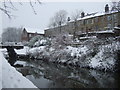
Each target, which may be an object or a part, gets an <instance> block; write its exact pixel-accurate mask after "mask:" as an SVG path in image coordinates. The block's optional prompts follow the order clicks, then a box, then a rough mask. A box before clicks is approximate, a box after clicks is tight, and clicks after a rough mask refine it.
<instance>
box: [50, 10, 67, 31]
mask: <svg viewBox="0 0 120 90" xmlns="http://www.w3.org/2000/svg"><path fill="white" fill-rule="evenodd" d="M66 18H67V12H66V11H65V10H60V11H58V12H56V13H55V15H54V16H53V17H52V18H51V19H50V25H51V26H52V27H60V32H61V25H62V24H65V23H66V20H67V19H66Z"/></svg>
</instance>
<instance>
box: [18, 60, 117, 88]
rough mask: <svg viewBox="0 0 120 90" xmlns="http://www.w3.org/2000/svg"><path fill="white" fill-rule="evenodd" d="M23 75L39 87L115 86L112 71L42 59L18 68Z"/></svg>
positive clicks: (115, 81)
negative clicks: (67, 65) (105, 71)
mask: <svg viewBox="0 0 120 90" xmlns="http://www.w3.org/2000/svg"><path fill="white" fill-rule="evenodd" d="M18 71H20V72H21V73H22V74H23V75H24V76H26V77H27V78H28V79H29V80H31V81H32V82H33V83H34V84H35V85H36V86H37V87H39V88H96V87H97V88H102V87H104V88H116V87H118V85H117V83H118V82H117V80H116V78H117V77H116V75H115V74H114V73H104V72H101V71H96V70H88V69H83V68H82V69H80V68H73V67H72V68H71V67H66V66H62V65H56V64H53V63H45V62H43V61H36V62H32V61H31V62H28V63H27V64H26V66H25V67H22V68H18Z"/></svg>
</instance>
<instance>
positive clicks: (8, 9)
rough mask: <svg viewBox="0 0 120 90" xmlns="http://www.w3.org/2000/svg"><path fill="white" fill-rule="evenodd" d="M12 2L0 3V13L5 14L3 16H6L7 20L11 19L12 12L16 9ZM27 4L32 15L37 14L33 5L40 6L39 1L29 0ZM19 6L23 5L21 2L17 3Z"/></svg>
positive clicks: (8, 0)
mask: <svg viewBox="0 0 120 90" xmlns="http://www.w3.org/2000/svg"><path fill="white" fill-rule="evenodd" d="M13 1H14V0H2V1H0V3H1V5H0V11H2V12H3V13H5V15H7V16H8V18H9V19H11V18H12V17H13V16H14V15H12V11H17V8H16V7H15V5H14V3H13ZM27 1H28V3H29V4H30V6H31V8H32V10H33V12H34V14H37V12H36V10H35V8H34V5H35V4H37V3H38V4H41V1H40V0H34V2H33V1H31V0H27ZM18 3H19V4H20V5H23V2H22V1H19V2H18Z"/></svg>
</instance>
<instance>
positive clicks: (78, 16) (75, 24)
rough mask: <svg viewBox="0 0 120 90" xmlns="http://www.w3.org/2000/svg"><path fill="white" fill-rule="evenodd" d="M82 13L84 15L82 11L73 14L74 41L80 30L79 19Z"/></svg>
mask: <svg viewBox="0 0 120 90" xmlns="http://www.w3.org/2000/svg"><path fill="white" fill-rule="evenodd" d="M81 13H82V10H76V11H75V12H73V13H72V17H71V18H72V19H73V20H74V25H73V26H74V27H73V30H74V33H73V39H75V33H76V30H77V29H78V24H77V19H78V18H80V15H81Z"/></svg>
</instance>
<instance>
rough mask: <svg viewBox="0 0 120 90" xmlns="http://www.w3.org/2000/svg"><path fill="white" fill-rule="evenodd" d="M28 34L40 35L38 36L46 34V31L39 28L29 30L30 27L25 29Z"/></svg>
mask: <svg viewBox="0 0 120 90" xmlns="http://www.w3.org/2000/svg"><path fill="white" fill-rule="evenodd" d="M24 28H25V29H26V31H27V32H28V33H36V32H37V33H38V34H44V30H40V29H38V28H29V27H24ZM24 28H23V29H24Z"/></svg>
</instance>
